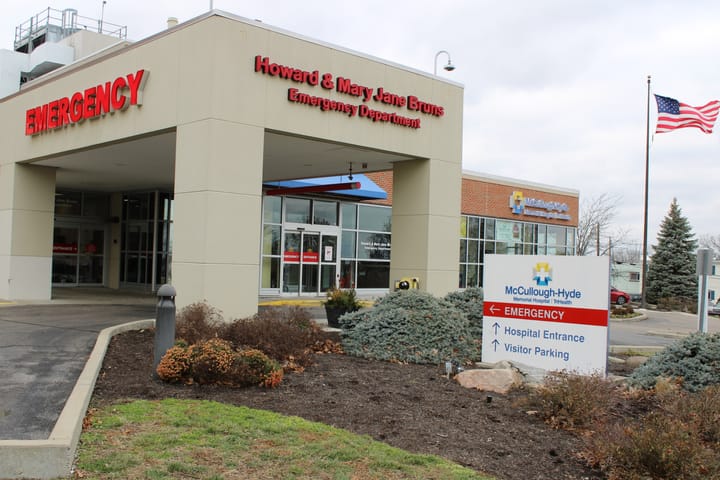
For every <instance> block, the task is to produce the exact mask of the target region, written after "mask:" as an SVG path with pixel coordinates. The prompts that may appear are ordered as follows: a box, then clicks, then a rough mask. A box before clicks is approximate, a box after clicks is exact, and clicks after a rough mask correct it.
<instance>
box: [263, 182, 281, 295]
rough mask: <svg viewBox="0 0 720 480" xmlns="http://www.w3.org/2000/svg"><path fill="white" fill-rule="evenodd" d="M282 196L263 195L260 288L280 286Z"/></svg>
mask: <svg viewBox="0 0 720 480" xmlns="http://www.w3.org/2000/svg"><path fill="white" fill-rule="evenodd" d="M281 239H282V197H274V196H273V197H263V242H262V266H261V268H262V283H261V287H262V288H280V254H281V252H280V243H281Z"/></svg>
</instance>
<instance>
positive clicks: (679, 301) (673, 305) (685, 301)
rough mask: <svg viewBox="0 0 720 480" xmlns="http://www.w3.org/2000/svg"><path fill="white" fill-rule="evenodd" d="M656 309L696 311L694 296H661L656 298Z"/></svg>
mask: <svg viewBox="0 0 720 480" xmlns="http://www.w3.org/2000/svg"><path fill="white" fill-rule="evenodd" d="M656 304H657V308H658V310H665V311H674V312H688V313H697V298H695V297H663V298H658V299H656Z"/></svg>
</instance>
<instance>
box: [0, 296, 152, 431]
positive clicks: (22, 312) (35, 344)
mask: <svg viewBox="0 0 720 480" xmlns="http://www.w3.org/2000/svg"><path fill="white" fill-rule="evenodd" d="M138 303H139V304H135V305H113V304H105V305H76V304H51V305H0V332H2V333H1V334H0V379H2V380H1V381H0V440H41V439H47V438H48V436H49V435H50V432H51V431H52V429H53V427H54V425H55V422H56V420H57V418H58V416H59V415H60V412H61V411H62V409H63V407H64V405H65V401H66V400H67V398H68V396H69V395H70V392H71V391H72V389H73V387H74V386H75V382H76V381H77V379H78V376H79V375H80V372H81V371H82V369H83V368H84V367H85V362H86V361H87V358H88V356H89V355H90V352H91V351H92V349H93V347H94V345H95V341H96V340H97V336H98V333H99V332H100V331H101V330H103V329H104V328H107V327H110V326H113V325H119V324H123V323H127V322H131V321H134V320H142V319H147V318H154V317H155V308H156V307H155V304H154V303H151V302H150V301H149V300H147V299H142V300H141V301H139V302H138Z"/></svg>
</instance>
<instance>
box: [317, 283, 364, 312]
mask: <svg viewBox="0 0 720 480" xmlns="http://www.w3.org/2000/svg"><path fill="white" fill-rule="evenodd" d="M323 305H325V306H326V307H329V308H340V309H343V310H347V311H348V312H354V311H356V310H358V309H360V302H359V301H358V299H357V294H356V292H355V289H354V288H344V289H340V288H337V287H332V288H329V289H328V291H327V292H326V295H325V301H324V302H323Z"/></svg>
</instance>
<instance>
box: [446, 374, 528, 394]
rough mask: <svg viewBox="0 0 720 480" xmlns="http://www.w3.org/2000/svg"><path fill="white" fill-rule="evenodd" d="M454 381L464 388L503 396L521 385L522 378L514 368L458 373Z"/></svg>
mask: <svg viewBox="0 0 720 480" xmlns="http://www.w3.org/2000/svg"><path fill="white" fill-rule="evenodd" d="M455 380H457V381H458V383H459V384H460V385H462V386H463V387H465V388H475V389H477V390H482V391H487V392H495V393H503V394H504V393H507V392H509V391H510V389H512V388H513V387H516V386H518V385H521V384H522V382H523V377H522V375H521V374H520V373H519V372H518V371H517V370H515V369H514V368H497V369H474V370H465V371H463V372H460V373H458V374H457V375H456V376H455Z"/></svg>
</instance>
